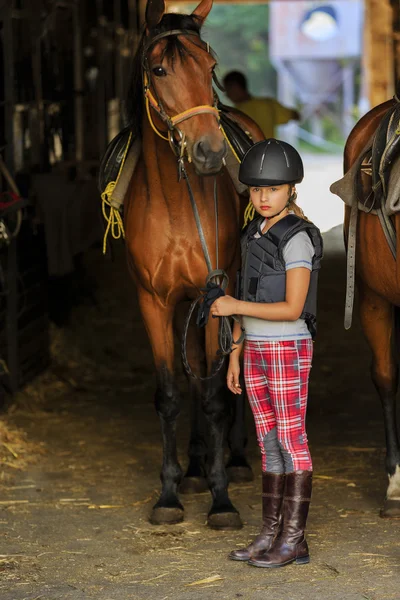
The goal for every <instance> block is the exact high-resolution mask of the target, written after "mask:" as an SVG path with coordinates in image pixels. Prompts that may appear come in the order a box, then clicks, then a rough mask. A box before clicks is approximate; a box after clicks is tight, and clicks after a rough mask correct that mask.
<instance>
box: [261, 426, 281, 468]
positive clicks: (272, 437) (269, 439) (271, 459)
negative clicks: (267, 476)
mask: <svg viewBox="0 0 400 600" xmlns="http://www.w3.org/2000/svg"><path fill="white" fill-rule="evenodd" d="M263 444H264V450H265V455H266V462H267V471H268V473H277V474H279V475H280V474H282V473H284V472H285V463H284V459H283V456H282V451H281V447H280V444H279V442H278V436H277V432H276V427H274V428H273V429H271V431H269V432H268V433H267V435H266V436H265V437H264V439H263Z"/></svg>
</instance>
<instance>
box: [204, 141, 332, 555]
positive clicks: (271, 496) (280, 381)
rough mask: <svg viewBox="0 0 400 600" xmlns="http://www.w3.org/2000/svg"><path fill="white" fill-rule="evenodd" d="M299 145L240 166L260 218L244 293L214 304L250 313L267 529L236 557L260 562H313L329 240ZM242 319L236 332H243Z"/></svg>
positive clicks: (224, 310) (246, 236)
mask: <svg viewBox="0 0 400 600" xmlns="http://www.w3.org/2000/svg"><path fill="white" fill-rule="evenodd" d="M303 175H304V172H303V163H302V160H301V158H300V155H299V154H298V152H297V151H296V150H295V148H293V147H292V146H290V145H289V144H287V143H285V142H281V141H278V140H275V139H269V140H265V141H263V142H259V143H257V144H255V145H254V146H253V147H252V148H251V149H250V150H249V151H248V152H247V154H246V155H245V157H244V159H243V162H242V164H241V166H240V173H239V178H240V180H241V181H242V182H243V183H245V184H247V185H249V186H250V199H251V201H252V203H253V206H254V208H255V210H256V212H257V213H258V215H259V218H256V219H253V221H251V223H250V224H249V225H248V226H247V227H246V229H245V230H244V233H243V236H242V241H241V243H242V270H241V273H240V279H239V285H238V289H239V291H238V294H237V295H238V298H237V299H235V298H232V297H230V296H224V297H221V298H219V299H218V300H216V301H215V302H214V304H213V305H212V307H211V314H213V315H215V316H224V315H225V316H228V315H232V314H236V315H242V325H243V327H244V329H245V341H244V380H245V384H246V391H247V394H248V398H249V402H250V406H251V409H252V412H253V416H254V421H255V426H256V431H257V439H258V443H259V446H260V448H261V455H262V479H263V489H262V491H263V493H262V515H263V522H262V529H261V532H260V534H259V535H258V536H257V537H256V538H255V540H254V541H253V542H252V543H251V544H250V545H249V546H247V548H243V549H241V550H234V551H232V552H231V554H230V555H229V557H230V558H231V559H233V560H241V561H248V562H249V564H251V565H254V566H256V567H282V566H284V565H287V564H289V563H292V562H295V561H296V562H297V563H308V562H309V560H310V559H309V552H308V546H307V542H306V540H305V537H304V530H305V526H306V521H307V515H308V508H309V504H310V497H311V483H312V463H311V457H310V452H309V449H308V443H307V434H306V430H305V418H306V408H307V395H308V379H309V374H310V369H311V360H312V352H313V342H312V339H313V337H314V336H315V332H316V304H317V278H318V270H319V268H320V262H321V258H322V239H321V234H320V232H319V230H318V229H317V227H315V225H313V224H312V223H310V222H309V221H307V220H306V219H305V217H304V214H303V212H302V211H301V209H300V208H299V207H298V206H297V205H296V204H295V200H296V198H297V194H296V188H295V185H296V183H300V182H301V181H302V179H303ZM239 335H240V325H239V324H237V323H235V327H234V332H233V336H234V339H238V338H239ZM241 350H242V344H240V345H237V346H235V350H234V351H233V352H232V353H231V355H230V362H229V369H228V375H227V385H228V387H229V389H230V390H231V391H232V392H233V393H234V394H240V393H241V391H242V390H241V387H240V383H239V374H240V364H239V357H240V354H241Z"/></svg>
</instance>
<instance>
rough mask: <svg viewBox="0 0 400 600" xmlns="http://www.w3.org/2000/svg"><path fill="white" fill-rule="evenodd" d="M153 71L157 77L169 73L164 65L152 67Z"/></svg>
mask: <svg viewBox="0 0 400 600" xmlns="http://www.w3.org/2000/svg"><path fill="white" fill-rule="evenodd" d="M152 71H153V73H154V75H155V76H156V77H165V76H166V74H167V72H166V71H165V69H163V68H162V67H154V69H152Z"/></svg>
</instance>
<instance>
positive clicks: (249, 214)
mask: <svg viewBox="0 0 400 600" xmlns="http://www.w3.org/2000/svg"><path fill="white" fill-rule="evenodd" d="M254 213H255V208H254V206H253V203H252V201H251V200H249V203H248V205H247V206H246V210H245V211H244V224H243V228H245V227H246V225H247V223H249V222H250V221H252V220H253V219H254Z"/></svg>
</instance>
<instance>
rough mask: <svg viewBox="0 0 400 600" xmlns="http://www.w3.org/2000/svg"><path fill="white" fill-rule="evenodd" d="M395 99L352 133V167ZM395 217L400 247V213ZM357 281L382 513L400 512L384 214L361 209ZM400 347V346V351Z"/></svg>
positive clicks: (398, 275) (394, 301)
mask: <svg viewBox="0 0 400 600" xmlns="http://www.w3.org/2000/svg"><path fill="white" fill-rule="evenodd" d="M393 104H394V101H393V100H390V101H388V102H385V103H383V104H380V105H378V106H376V107H375V108H373V109H372V110H371V111H370V112H368V113H367V114H366V115H364V116H363V117H362V118H361V119H360V121H359V122H358V123H357V124H356V126H355V127H354V129H353V130H352V132H351V133H350V135H349V137H348V139H347V142H346V146H345V149H344V171H345V172H347V171H348V170H349V169H350V167H351V166H352V164H353V163H354V162H355V161H356V159H357V158H358V156H359V155H360V153H361V151H362V149H363V147H364V146H365V145H366V143H367V142H368V140H369V139H370V138H371V136H372V135H373V134H374V132H375V131H376V130H377V128H378V126H379V124H380V122H381V121H382V119H383V117H384V115H385V114H386V113H387V111H388V110H389V109H390V108H392V107H393ZM392 220H393V222H394V224H395V228H396V237H397V248H400V214H396V215H394V217H392ZM349 222H350V207H348V206H346V208H345V221H344V232H345V240H347V238H348V232H349ZM356 281H357V288H358V291H359V311H360V318H361V325H362V329H363V331H364V334H365V336H366V339H367V342H368V344H369V346H370V348H371V350H372V365H371V376H372V381H373V383H374V385H375V387H376V390H377V392H378V394H379V397H380V400H381V403H382V408H383V417H384V427H385V436H386V451H387V453H386V470H387V474H388V478H389V485H388V488H387V494H386V499H385V503H384V506H383V509H382V511H381V516H383V517H391V518H395V517H397V518H398V517H400V440H399V432H398V428H397V422H396V393H397V387H398V365H397V360H396V349H395V343H394V342H395V341H396V336H397V337H398V336H399V333H400V332H399V330H398V328H399V326H400V319H399V314H400V261H399V258H398V257H397V260H395V259H394V257H393V255H392V253H391V251H390V249H389V245H388V242H387V241H386V238H385V235H384V232H383V229H382V227H381V224H380V221H379V218H378V217H377V216H375V215H373V214H369V213H366V212H362V211H359V214H358V230H357V244H356ZM398 349H399V348H397V350H398Z"/></svg>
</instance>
